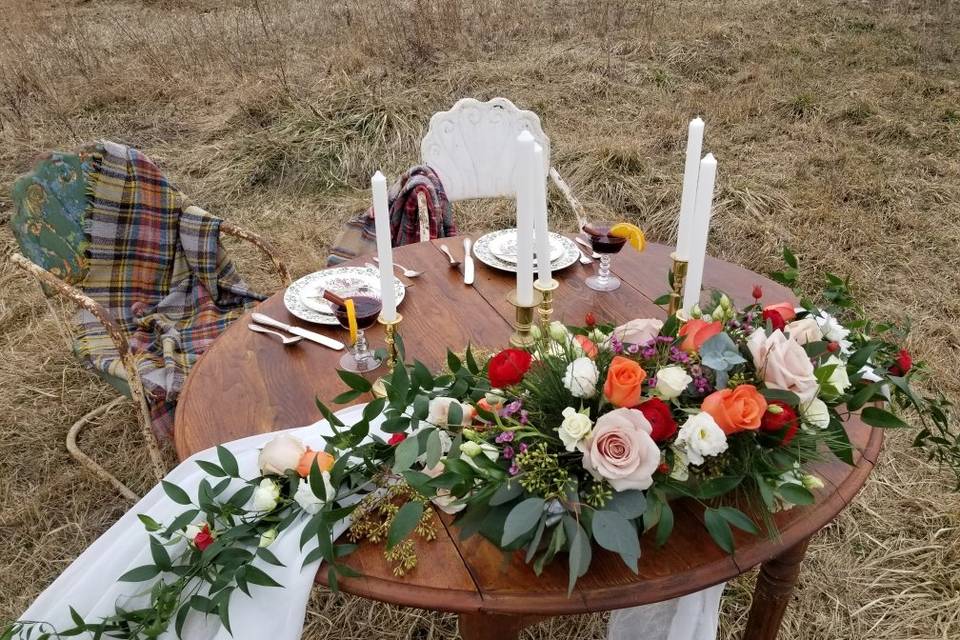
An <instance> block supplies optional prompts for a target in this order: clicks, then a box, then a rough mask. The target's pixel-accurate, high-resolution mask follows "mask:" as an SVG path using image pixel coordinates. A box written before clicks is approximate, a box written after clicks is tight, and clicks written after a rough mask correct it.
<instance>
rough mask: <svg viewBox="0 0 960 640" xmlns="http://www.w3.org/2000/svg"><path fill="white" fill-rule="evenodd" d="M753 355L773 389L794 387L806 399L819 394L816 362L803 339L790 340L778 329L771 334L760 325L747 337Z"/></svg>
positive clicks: (748, 346) (794, 391) (755, 364)
mask: <svg viewBox="0 0 960 640" xmlns="http://www.w3.org/2000/svg"><path fill="white" fill-rule="evenodd" d="M747 348H748V349H749V350H750V355H752V356H753V365H754V366H755V367H756V368H757V372H758V373H759V374H760V376H761V377H762V378H763V381H764V383H765V384H766V385H767V386H768V387H771V388H773V389H783V390H784V391H792V392H793V393H795V394H797V396H798V397H799V398H800V400H802V401H803V402H809V401H810V400H812V399H813V398H814V396H816V395H817V390H818V389H819V386H820V385H819V384H818V383H817V379H816V377H815V376H814V375H813V365H812V364H811V363H810V358H809V356H807V352H806V351H804V350H803V347H801V346H800V344H799V343H797V342H795V341H793V340H790V339H788V338H787V336H785V335H783V332H782V331H780V330H779V329H777V330H776V331H774V332H773V333H771V334H770V335H769V336H767V335H766V333H764V331H763V330H762V329H757V330H756V331H754V332H753V333H752V334H750V338H749V339H748V340H747Z"/></svg>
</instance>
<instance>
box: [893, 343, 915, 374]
mask: <svg viewBox="0 0 960 640" xmlns="http://www.w3.org/2000/svg"><path fill="white" fill-rule="evenodd" d="M912 368H913V358H912V357H911V356H910V352H909V351H907V350H906V349H900V353H898V354H897V358H896V360H894V362H893V364H892V365H890V369H888V371H890V373H892V374H893V375H895V376H905V375H907V373H908V372H909V371H910V369H912Z"/></svg>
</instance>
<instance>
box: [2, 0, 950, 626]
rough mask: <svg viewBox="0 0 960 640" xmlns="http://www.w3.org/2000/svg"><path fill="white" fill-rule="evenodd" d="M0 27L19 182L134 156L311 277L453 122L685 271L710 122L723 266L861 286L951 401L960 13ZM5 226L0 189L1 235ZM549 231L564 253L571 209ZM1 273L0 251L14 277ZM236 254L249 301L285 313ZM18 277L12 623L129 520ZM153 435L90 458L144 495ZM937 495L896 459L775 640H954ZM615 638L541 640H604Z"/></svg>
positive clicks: (503, 8) (112, 20) (926, 469)
mask: <svg viewBox="0 0 960 640" xmlns="http://www.w3.org/2000/svg"><path fill="white" fill-rule="evenodd" d="M0 20H2V23H3V24H4V26H5V27H6V28H5V29H4V30H3V31H2V32H0V141H2V144H0V183H2V184H3V185H9V184H11V183H12V181H13V179H14V177H15V176H16V175H17V174H18V173H20V172H22V171H24V170H26V169H27V168H28V167H29V165H30V163H31V159H32V158H33V157H34V156H35V155H36V154H37V153H38V152H40V151H42V150H46V149H51V148H70V147H72V146H74V145H75V144H76V143H78V142H80V141H83V140H89V139H93V138H98V137H106V138H112V139H116V140H120V141H123V142H127V143H129V144H133V145H136V146H138V147H141V148H143V149H144V150H145V151H146V152H147V153H148V154H150V155H151V156H152V157H154V158H155V159H156V160H157V161H158V162H159V163H160V164H161V165H162V166H163V167H165V169H166V170H167V171H168V172H169V173H170V175H171V176H173V177H174V178H175V179H176V180H177V181H178V183H179V184H180V185H181V187H182V188H183V189H184V190H185V191H187V192H188V193H189V194H191V195H192V196H193V197H194V198H195V199H196V200H197V201H198V202H199V203H200V204H202V205H203V206H205V207H206V208H208V209H210V210H211V211H213V212H215V213H218V214H220V215H223V216H225V217H227V218H229V219H231V220H233V221H235V222H237V223H239V224H243V225H246V226H249V227H251V228H254V229H256V230H258V231H260V232H261V233H263V234H264V235H266V236H268V237H270V238H272V239H273V240H274V241H275V243H276V244H277V245H278V246H279V248H280V251H281V253H282V254H283V255H285V256H286V257H287V259H288V261H289V263H290V265H291V267H292V269H293V270H294V271H295V272H296V273H298V274H299V273H306V272H308V271H310V270H313V269H316V268H317V267H318V266H320V265H321V264H322V262H323V259H324V257H325V254H326V251H327V248H328V246H329V243H330V242H331V241H332V239H333V238H334V236H335V234H336V233H337V231H338V229H339V227H340V225H341V223H342V221H343V220H344V219H346V217H347V216H349V215H351V214H353V213H355V212H356V211H359V210H361V209H362V208H364V207H365V206H366V203H367V191H366V186H367V184H368V182H367V180H368V177H369V175H370V173H372V172H373V171H374V170H375V169H382V170H384V171H385V172H387V173H388V174H389V175H396V174H397V173H398V172H400V171H401V170H403V169H405V168H406V167H407V166H409V165H410V164H412V163H414V162H415V161H416V160H417V158H418V156H419V144H418V141H419V138H420V136H421V135H422V132H423V131H424V130H425V127H426V123H427V120H428V119H429V116H430V115H431V114H432V113H433V112H434V111H437V110H439V109H443V108H447V107H449V105H451V104H452V103H453V102H454V101H455V100H456V99H457V98H460V97H463V96H475V97H478V98H482V99H486V98H490V97H493V96H496V95H504V96H507V97H509V98H511V99H513V100H514V101H515V102H516V103H517V104H520V105H522V106H524V107H527V108H531V109H534V110H536V111H537V112H538V113H539V114H540V116H541V119H542V121H543V123H544V127H545V128H546V130H547V131H548V133H549V135H550V136H551V142H552V149H553V160H554V164H555V165H556V166H557V167H558V168H559V170H560V172H561V173H562V174H563V175H564V176H565V177H566V178H567V179H568V181H569V182H570V183H571V185H572V186H573V188H574V190H575V191H576V193H577V195H578V196H579V197H580V198H581V199H582V200H583V201H584V204H585V205H586V206H587V208H588V209H589V210H591V211H612V212H616V214H617V215H622V216H624V217H627V218H629V219H631V220H633V221H636V222H637V223H638V224H640V225H641V226H642V227H643V228H644V229H645V230H646V231H647V232H648V235H649V236H650V237H651V239H653V240H659V241H665V242H670V241H672V240H673V235H674V233H675V232H674V226H675V217H676V210H677V207H678V199H679V193H680V180H681V166H682V156H683V145H684V138H683V136H684V130H685V129H684V127H685V123H686V120H687V119H688V118H689V117H690V116H691V115H692V114H695V113H699V114H702V115H703V116H704V117H705V118H706V119H707V122H708V125H709V128H708V134H707V148H708V149H709V150H711V151H712V152H713V153H714V154H715V155H716V156H717V158H718V159H719V161H720V175H719V178H718V180H719V181H718V197H717V207H716V218H715V223H714V232H713V234H712V236H711V246H710V250H711V252H712V253H714V254H715V255H719V256H721V257H723V258H725V259H727V260H732V261H734V262H738V263H741V264H744V265H746V266H748V267H750V268H752V269H754V270H756V271H760V272H768V271H771V270H773V269H775V268H778V267H779V266H780V264H779V257H778V256H779V253H780V250H781V248H782V247H783V246H784V245H789V246H790V247H792V248H793V249H794V250H796V251H797V253H798V254H799V255H800V258H801V260H802V262H803V265H804V267H805V270H804V276H803V277H804V281H803V285H804V286H805V287H806V289H807V290H808V291H811V292H812V291H814V290H815V288H816V284H817V281H818V280H819V278H820V275H821V274H822V273H823V272H824V271H832V272H836V273H841V274H845V273H850V274H851V275H852V276H853V282H854V283H855V286H856V287H857V289H858V290H859V292H860V295H861V297H862V299H863V301H864V302H865V304H866V305H867V306H868V308H869V309H870V310H871V311H873V312H875V313H878V314H881V313H882V314H886V315H889V316H891V317H893V318H897V319H904V318H907V317H910V318H912V320H913V334H912V337H911V339H910V342H909V347H910V348H911V349H912V350H913V351H914V353H915V354H916V355H917V356H918V357H919V358H922V359H924V360H926V361H928V362H929V366H930V370H931V372H932V373H933V374H934V376H935V382H934V383H933V386H935V387H937V388H938V389H939V390H941V391H943V392H944V393H946V394H948V395H949V396H951V397H952V398H954V399H955V400H956V399H960V376H958V374H957V371H958V370H960V328H958V327H960V277H958V275H957V274H958V273H960V260H958V258H957V251H956V247H957V246H958V245H960V115H958V114H960V84H958V82H957V77H958V75H957V70H958V60H960V23H958V19H957V11H956V3H955V2H952V1H948V2H930V1H929V0H918V1H915V2H903V1H898V0H888V1H887V2H883V3H867V4H865V3H861V2H851V1H849V0H834V1H828V0H812V1H810V2H805V3H786V4H784V3H780V4H775V5H774V4H771V3H769V2H766V1H765V0H741V1H737V2H731V1H730V0H714V1H713V2H708V3H699V4H697V5H693V4H691V3H689V2H683V1H682V0H644V1H643V2H626V1H623V0H604V1H602V2H595V3H592V4H590V5H589V6H587V5H584V4H583V3H579V2H574V1H573V0H557V1H554V0H551V1H550V2H546V1H544V0H540V1H537V2H518V1H517V0H491V1H488V2H477V1H475V0H451V1H449V2H439V1H437V0H418V1H416V2H410V1H407V0H374V1H372V2H363V3H361V2H357V1H356V0H334V1H331V2H326V3H321V2H310V1H308V0H231V1H230V2H211V1H209V0H179V1H177V2H159V1H153V2H133V1H130V0H126V1H123V0H120V1H107V0H92V1H89V2H75V3H66V4H64V3H63V2H52V1H51V0H41V1H38V2H34V3H29V6H28V5H27V4H25V3H22V2H13V1H12V0H0ZM554 195H555V194H554ZM553 202H554V204H555V205H560V200H559V199H557V198H554V200H553ZM9 210H10V201H9V196H8V192H7V189H6V188H4V189H0V221H4V222H5V220H6V218H7V216H8V215H9ZM551 215H552V220H553V222H554V223H555V225H556V226H562V225H571V224H572V217H571V216H570V212H569V211H566V210H565V209H564V208H563V207H562V206H557V207H556V208H555V210H554V211H553V212H552V214H551ZM512 216H513V211H512V209H511V207H510V206H508V205H507V204H505V203H492V204H491V203H468V204H465V205H463V206H462V207H459V209H458V223H459V224H460V226H461V227H462V228H464V229H467V230H476V229H486V228H494V227H501V226H505V225H507V224H509V223H510V221H511V220H512ZM232 248H233V247H232ZM11 250H13V242H12V238H11V236H10V234H9V231H8V230H7V229H6V226H5V225H4V226H3V229H2V230H0V257H3V258H5V256H6V255H7V254H8V253H9V251H11ZM235 250H236V251H238V258H239V261H240V262H241V265H242V266H243V267H244V271H245V273H246V274H247V275H248V277H250V279H251V280H253V281H254V282H255V283H256V284H257V285H258V286H261V287H263V288H269V287H274V286H275V282H274V281H273V280H272V278H271V276H270V275H269V273H268V272H267V270H266V268H265V266H264V265H263V264H262V262H259V258H258V257H256V256H255V255H254V254H253V253H251V252H249V251H247V250H246V249H241V248H239V247H237V248H235ZM12 269H13V267H12V265H10V263H8V262H7V261H6V259H2V260H0V292H2V295H0V460H2V461H3V467H2V472H0V539H2V540H4V543H3V544H2V545H0V585H2V586H0V618H5V617H9V616H14V615H16V614H18V613H19V612H20V611H22V610H23V609H24V608H25V607H26V605H27V603H28V602H30V601H31V600H32V599H33V598H34V597H35V596H36V594H37V593H39V592H40V591H41V590H42V589H43V588H44V587H45V586H46V585H47V584H49V582H50V581H51V580H52V579H53V578H54V577H55V576H56V575H57V574H58V573H59V572H60V571H61V570H62V569H63V568H64V567H65V566H66V565H67V564H68V563H69V562H70V561H71V560H72V559H73V558H75V557H76V556H77V555H78V554H79V553H80V552H81V551H82V550H83V549H84V548H85V547H86V546H87V545H88V544H89V543H90V542H92V541H93V540H94V539H95V538H96V536H97V535H98V534H99V533H101V532H102V531H103V530H105V529H106V528H107V527H108V526H109V525H110V524H111V523H112V522H113V521H115V519H116V518H117V517H118V516H119V515H120V514H121V513H122V512H123V511H124V510H125V509H126V508H127V505H126V504H124V503H123V502H122V501H121V500H119V499H118V498H117V496H116V495H114V494H113V493H112V492H110V491H109V490H107V489H106V488H105V487H104V486H103V485H101V484H98V483H97V482H95V481H94V480H92V479H91V478H90V476H89V475H87V474H86V473H84V472H83V471H82V470H81V469H80V468H79V467H78V466H77V465H75V464H73V463H72V462H71V460H70V458H69V456H68V455H67V453H66V451H65V448H64V446H63V440H64V437H65V435H66V429H67V427H68V425H69V424H70V423H72V422H73V421H74V420H75V419H76V418H77V417H79V416H80V415H82V414H83V413H85V412H87V411H89V410H91V409H92V408H94V407H96V406H98V405H100V404H103V403H104V402H106V401H107V400H109V399H110V398H111V397H112V395H111V393H110V392H109V391H107V389H106V388H105V386H104V385H102V384H100V383H99V382H98V381H97V380H96V379H95V378H94V377H93V376H92V375H90V374H89V373H87V372H84V371H83V370H81V368H80V367H79V366H78V365H77V363H76V362H75V361H74V360H73V359H72V357H71V356H70V355H69V353H68V352H67V350H66V349H65V348H64V347H62V345H63V343H64V338H63V336H62V335H61V334H60V332H59V331H58V330H57V328H56V324H55V322H54V319H53V314H52V311H51V307H49V306H48V305H47V304H46V302H45V301H44V299H43V298H42V297H41V296H40V294H39V292H38V290H37V288H36V286H35V285H34V284H32V283H30V282H26V281H24V280H23V278H22V277H21V276H20V275H19V274H18V273H14V272H13V270H12ZM54 308H55V307H54ZM133 425H135V419H134V415H133V413H132V411H131V409H130V408H129V407H123V408H122V409H117V410H116V411H114V412H112V413H110V414H108V415H106V416H103V417H102V419H101V420H100V421H99V422H98V423H97V424H96V425H95V426H93V427H91V428H90V430H89V431H88V432H87V434H86V435H85V437H84V438H83V443H82V444H83V445H86V448H87V449H88V450H89V451H90V452H91V453H92V454H93V455H94V456H95V457H96V458H97V459H99V460H103V461H106V464H107V466H108V467H109V468H110V469H111V470H112V471H114V472H115V473H116V474H117V475H118V476H119V477H120V478H121V479H122V480H124V482H126V483H128V484H129V485H131V486H132V487H133V488H134V489H136V490H141V491H142V490H145V489H146V488H147V487H148V485H149V482H150V480H149V477H148V472H147V464H146V455H145V453H144V452H143V447H142V446H141V443H140V442H139V436H138V435H137V430H136V429H134V428H133ZM291 426H293V425H291ZM946 483H947V478H946V476H945V475H942V474H939V473H938V472H937V470H936V469H934V468H931V467H930V466H929V465H928V464H926V463H925V462H924V461H923V460H922V459H921V458H920V457H918V456H917V455H916V454H915V453H913V452H911V451H910V449H909V442H908V438H907V437H906V434H895V435H894V436H893V437H892V438H891V439H890V441H889V443H888V445H887V447H886V451H885V453H884V456H883V461H882V464H881V465H880V466H879V467H878V470H877V472H876V473H875V474H874V475H873V478H872V480H871V482H870V483H869V484H868V485H867V488H866V489H865V490H864V492H863V494H862V495H861V496H860V497H859V498H858V500H857V502H856V503H855V505H854V506H853V507H851V508H850V509H848V510H847V511H846V512H844V513H843V514H842V515H841V516H840V517H839V518H838V519H837V521H836V522H834V523H832V524H831V525H829V526H828V527H827V528H826V529H825V530H824V531H823V532H822V533H821V534H820V535H819V536H818V537H817V538H816V539H815V541H814V543H813V545H812V547H811V550H810V553H809V556H808V560H807V562H806V563H805V565H804V569H803V573H802V575H801V579H800V585H799V589H798V591H797V594H796V597H795V598H794V602H793V606H792V607H791V608H790V610H789V611H788V613H787V618H786V620H785V623H784V624H785V626H784V631H783V633H782V636H783V637H789V638H797V639H800V640H821V639H834V638H844V639H846V638H850V639H870V640H902V639H903V638H912V639H916V640H934V639H938V640H943V639H947V638H955V637H960V621H958V615H960V614H958V613H957V612H958V611H960V606H958V605H960V581H958V577H957V576H958V575H960V574H958V570H957V569H958V566H960V515H958V514H960V499H958V497H957V495H956V494H954V493H952V492H951V491H950V487H948V486H946ZM752 584H753V583H752V577H751V576H744V577H743V578H741V579H739V580H736V581H735V582H733V583H732V584H731V585H730V586H729V589H728V592H727V597H726V598H725V599H724V604H723V612H722V613H723V616H722V627H723V629H722V633H721V637H736V636H737V634H738V633H739V632H740V631H741V630H742V628H743V624H744V622H745V612H746V611H747V609H748V608H749V605H750V597H751V588H752ZM603 621H604V617H603V616H602V615H595V616H582V617H574V618H569V619H564V620H556V621H551V622H549V623H544V624H542V625H539V626H537V627H534V628H533V629H531V630H530V631H529V632H528V633H527V634H526V637H528V638H563V637H576V638H601V637H603V633H604V632H603V629H604V626H603ZM455 633H456V620H455V617H453V616H449V615H439V614H434V613H429V612H424V611H417V610H410V609H398V608H393V607H387V606H384V605H380V604H376V603H370V602H366V601H363V600H359V599H356V598H352V597H349V596H344V595H331V594H329V593H327V592H324V591H321V590H317V592H316V593H315V594H314V598H313V600H312V602H311V605H310V610H309V613H308V618H307V632H306V634H305V637H309V638H344V639H346V638H356V639H360V638H396V639H400V638H404V639H408V638H416V639H418V640H419V639H427V638H447V637H453V636H454V635H455Z"/></svg>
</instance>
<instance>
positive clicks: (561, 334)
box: [549, 320, 570, 343]
mask: <svg viewBox="0 0 960 640" xmlns="http://www.w3.org/2000/svg"><path fill="white" fill-rule="evenodd" d="M549 332H550V337H551V338H553V339H554V340H555V341H557V342H562V343H566V342H567V340H568V339H569V338H570V331H569V330H567V327H566V326H564V324H563V323H562V322H560V321H559V320H554V321H553V322H551V323H550V327H549Z"/></svg>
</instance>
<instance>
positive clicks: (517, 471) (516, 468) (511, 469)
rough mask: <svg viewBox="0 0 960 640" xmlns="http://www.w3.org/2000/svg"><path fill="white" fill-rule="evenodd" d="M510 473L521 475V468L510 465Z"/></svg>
mask: <svg viewBox="0 0 960 640" xmlns="http://www.w3.org/2000/svg"><path fill="white" fill-rule="evenodd" d="M509 471H510V475H512V476H515V475H517V474H518V473H520V467H518V466H517V465H516V464H512V465H510V469H509Z"/></svg>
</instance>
